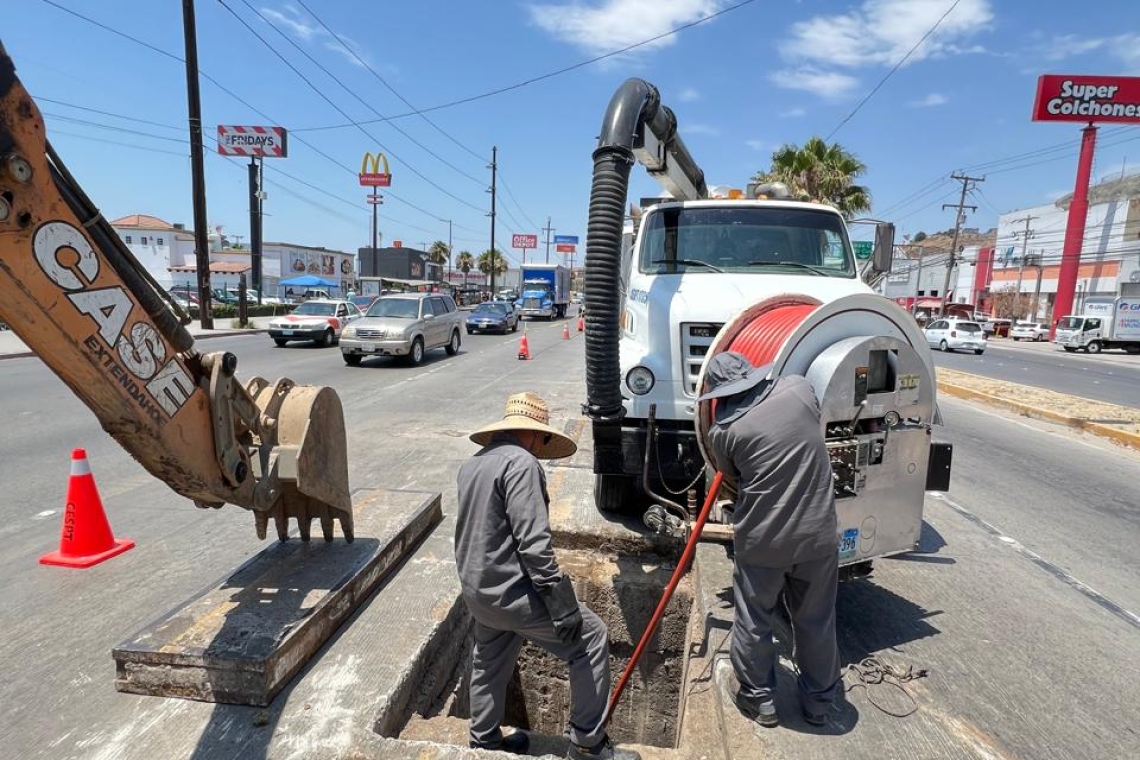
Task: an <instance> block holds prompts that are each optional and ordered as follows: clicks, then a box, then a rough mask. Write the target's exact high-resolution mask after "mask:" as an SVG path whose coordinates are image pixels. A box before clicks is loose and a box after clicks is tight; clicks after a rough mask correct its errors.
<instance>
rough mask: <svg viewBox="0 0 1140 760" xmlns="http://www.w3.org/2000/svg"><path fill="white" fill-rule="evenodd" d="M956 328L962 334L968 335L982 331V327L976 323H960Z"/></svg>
mask: <svg viewBox="0 0 1140 760" xmlns="http://www.w3.org/2000/svg"><path fill="white" fill-rule="evenodd" d="M955 327H956V329H958V330H961V331H962V332H968V333H976V332H981V331H982V326H981V325H979V324H977V323H976V322H959V323H958V324H957V325H955Z"/></svg>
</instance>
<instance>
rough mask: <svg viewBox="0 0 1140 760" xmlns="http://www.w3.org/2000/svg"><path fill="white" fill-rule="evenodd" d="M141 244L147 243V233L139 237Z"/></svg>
mask: <svg viewBox="0 0 1140 760" xmlns="http://www.w3.org/2000/svg"><path fill="white" fill-rule="evenodd" d="M139 245H146V235H143V236H142V237H141V238H139Z"/></svg>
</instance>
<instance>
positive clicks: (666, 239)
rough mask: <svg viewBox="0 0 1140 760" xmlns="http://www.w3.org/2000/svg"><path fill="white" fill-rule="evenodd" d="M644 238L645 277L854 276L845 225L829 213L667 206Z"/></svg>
mask: <svg viewBox="0 0 1140 760" xmlns="http://www.w3.org/2000/svg"><path fill="white" fill-rule="evenodd" d="M642 235H643V236H644V242H643V243H642V246H641V255H640V262H639V264H640V269H641V271H642V272H645V273H647V274H679V273H682V272H688V271H694V272H715V271H718V270H719V271H721V272H733V273H744V272H747V273H749V274H770V273H773V272H778V273H780V274H798V275H806V276H809V277H810V276H818V275H820V274H823V275H826V276H828V277H854V276H855V265H854V260H853V257H852V255H851V243H850V242H849V241H848V239H847V231H846V229H845V228H844V225H843V221H842V220H841V219H840V218H839V217H838V216H837V215H835V214H832V213H828V212H826V211H813V210H811V209H794V208H778V207H768V208H765V207H763V206H753V207H732V208H715V207H714V208H684V207H672V208H664V209H661V210H660V211H658V212H657V213H654V214H650V215H649V217H648V219H646V221H645V225H644V227H643V229H642ZM686 262H687V263H686ZM781 265H782V266H781Z"/></svg>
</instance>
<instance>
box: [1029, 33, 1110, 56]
mask: <svg viewBox="0 0 1140 760" xmlns="http://www.w3.org/2000/svg"><path fill="white" fill-rule="evenodd" d="M1104 43H1105V40H1104V38H1103V37H1101V38H1087V39H1081V38H1080V37H1078V36H1077V35H1075V34H1063V35H1060V36H1057V37H1054V38H1053V40H1052V41H1051V42H1049V43H1048V44H1047V45H1046V46H1045V50H1044V53H1045V60H1047V61H1063V60H1065V59H1066V58H1071V57H1073V56H1075V55H1084V54H1085V53H1088V52H1091V51H1093V50H1096V49H1098V48H1101V47H1104Z"/></svg>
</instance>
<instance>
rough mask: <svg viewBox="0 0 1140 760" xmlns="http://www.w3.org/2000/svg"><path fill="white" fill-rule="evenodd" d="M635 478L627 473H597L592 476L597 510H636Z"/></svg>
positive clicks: (611, 511) (608, 511) (629, 511)
mask: <svg viewBox="0 0 1140 760" xmlns="http://www.w3.org/2000/svg"><path fill="white" fill-rule="evenodd" d="M636 485H637V483H636V480H635V479H634V478H633V477H631V476H629V475H609V474H598V475H597V476H595V478H594V506H595V507H597V508H598V511H599V512H607V513H622V512H624V513H628V514H632V513H633V512H636V511H637V509H636V505H635V504H634V496H636V494H637V488H636Z"/></svg>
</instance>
